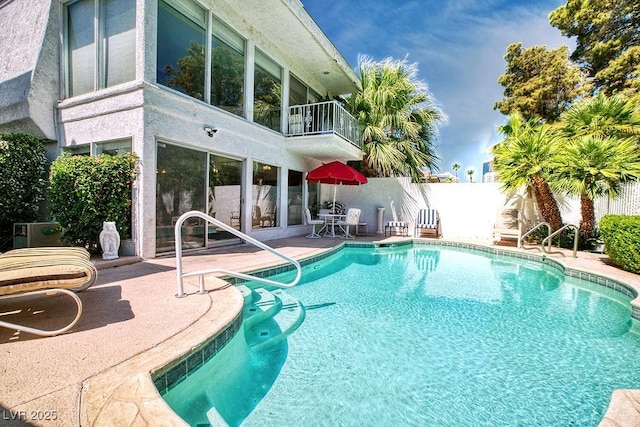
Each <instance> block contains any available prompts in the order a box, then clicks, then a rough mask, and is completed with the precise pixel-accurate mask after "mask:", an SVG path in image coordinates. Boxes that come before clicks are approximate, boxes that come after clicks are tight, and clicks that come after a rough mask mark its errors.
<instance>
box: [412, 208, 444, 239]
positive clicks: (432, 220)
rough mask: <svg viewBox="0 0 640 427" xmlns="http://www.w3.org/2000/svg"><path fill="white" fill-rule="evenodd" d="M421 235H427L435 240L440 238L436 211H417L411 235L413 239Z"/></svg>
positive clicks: (440, 233) (438, 217)
mask: <svg viewBox="0 0 640 427" xmlns="http://www.w3.org/2000/svg"><path fill="white" fill-rule="evenodd" d="M423 233H427V234H428V235H430V236H433V237H435V238H436V239H437V238H440V237H441V236H442V228H441V227H440V213H439V212H438V210H437V209H420V210H419V211H418V218H416V226H415V228H414V230H413V235H414V237H422V235H423Z"/></svg>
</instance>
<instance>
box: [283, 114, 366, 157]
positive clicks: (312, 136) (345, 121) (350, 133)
mask: <svg viewBox="0 0 640 427" xmlns="http://www.w3.org/2000/svg"><path fill="white" fill-rule="evenodd" d="M285 135H286V136H287V147H288V149H289V150H290V151H294V152H296V153H298V154H302V155H305V156H309V157H313V158H315V159H318V160H322V161H329V160H342V161H348V160H361V159H362V138H361V136H360V129H359V127H358V122H357V120H356V119H355V118H354V117H353V116H351V114H349V113H348V112H347V110H345V109H344V108H343V107H342V106H341V105H340V104H339V103H338V102H336V101H326V102H319V103H316V104H306V105H294V106H292V107H289V128H288V130H287V132H286V133H285Z"/></svg>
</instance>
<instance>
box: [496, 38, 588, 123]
mask: <svg viewBox="0 0 640 427" xmlns="http://www.w3.org/2000/svg"><path fill="white" fill-rule="evenodd" d="M504 59H505V61H506V62H507V65H506V71H505V73H504V74H503V75H501V76H500V77H499V78H498V83H500V84H501V85H502V86H504V93H503V94H504V98H503V99H502V100H501V101H498V102H496V103H495V104H494V106H493V109H494V110H498V111H500V112H501V113H502V114H504V115H510V114H511V113H513V112H516V111H517V112H519V113H520V114H521V115H522V116H523V117H524V118H525V120H527V119H529V118H531V117H536V116H537V117H540V118H542V119H544V120H545V121H546V122H547V123H553V122H555V121H557V120H558V119H559V117H560V114H562V112H563V111H565V110H566V109H567V108H569V105H570V104H571V102H573V101H574V100H575V99H576V98H578V97H579V96H581V95H583V94H585V93H586V92H587V91H588V86H587V83H586V80H585V79H584V75H583V73H582V72H581V71H580V68H579V67H578V66H577V65H575V64H572V63H571V62H570V61H569V48H568V47H566V46H562V47H559V48H557V49H552V50H547V48H546V47H544V46H533V47H530V48H527V49H523V48H522V43H513V44H511V45H509V46H508V47H507V53H506V55H505V56H504Z"/></svg>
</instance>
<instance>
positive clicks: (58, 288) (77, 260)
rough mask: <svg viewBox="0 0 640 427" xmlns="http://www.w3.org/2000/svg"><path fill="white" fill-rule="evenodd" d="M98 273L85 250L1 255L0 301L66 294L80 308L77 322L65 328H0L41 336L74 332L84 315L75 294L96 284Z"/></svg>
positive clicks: (3, 324)
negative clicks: (70, 330)
mask: <svg viewBox="0 0 640 427" xmlns="http://www.w3.org/2000/svg"><path fill="white" fill-rule="evenodd" d="M97 276H98V272H97V270H96V268H95V266H94V265H93V263H92V262H91V261H90V260H89V253H88V252H87V251H86V250H84V249H82V248H64V247H60V248H57V247H56V248H53V247H51V248H34V249H30V248H29V249H16V250H12V251H9V252H6V253H4V254H1V255H0V300H9V299H16V298H20V297H25V296H30V297H31V296H34V297H35V296H52V295H56V294H63V295H64V296H68V297H69V298H71V299H72V300H73V302H74V303H75V304H76V306H77V314H76V316H75V318H74V319H73V320H72V321H71V322H70V323H69V324H68V325H67V326H65V327H63V328H60V329H56V330H44V329H37V328H32V327H29V326H24V325H19V324H16V323H11V322H7V321H0V326H1V327H5V328H9V329H15V330H18V331H23V332H28V333H31V334H35V335H41V336H53V335H58V334H60V333H62V332H66V331H68V330H69V329H71V328H72V327H73V326H74V325H75V324H76V323H77V321H78V320H79V319H80V315H81V314H82V302H81V301H80V298H78V296H77V295H76V294H75V292H77V291H81V290H83V289H86V288H88V287H89V286H91V285H92V284H93V283H95V281H96V279H97Z"/></svg>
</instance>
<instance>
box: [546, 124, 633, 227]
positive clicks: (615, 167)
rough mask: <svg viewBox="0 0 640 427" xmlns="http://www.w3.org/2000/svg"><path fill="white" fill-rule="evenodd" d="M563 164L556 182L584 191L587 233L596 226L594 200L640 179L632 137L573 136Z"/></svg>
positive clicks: (582, 208)
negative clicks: (622, 185)
mask: <svg viewBox="0 0 640 427" xmlns="http://www.w3.org/2000/svg"><path fill="white" fill-rule="evenodd" d="M562 157H563V159H564V162H563V165H564V166H563V167H562V168H561V169H559V170H557V172H556V176H555V179H554V183H555V184H556V185H557V186H558V187H559V188H560V189H563V190H565V191H567V192H568V193H570V194H577V195H580V213H581V216H582V221H581V224H580V229H581V230H582V233H583V234H584V236H585V237H587V238H589V237H592V236H594V234H595V229H596V220H595V210H594V204H593V201H594V199H596V198H597V197H599V196H601V195H603V194H605V193H606V194H607V195H609V196H610V197H614V198H615V197H617V195H618V190H619V187H620V183H622V182H625V181H630V180H637V179H640V153H639V152H638V150H637V149H636V143H635V141H634V140H633V139H632V138H625V139H619V138H610V137H600V136H597V135H589V136H580V137H577V138H574V139H572V140H570V142H569V143H568V144H567V145H566V146H565V147H564V149H563V150H562Z"/></svg>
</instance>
